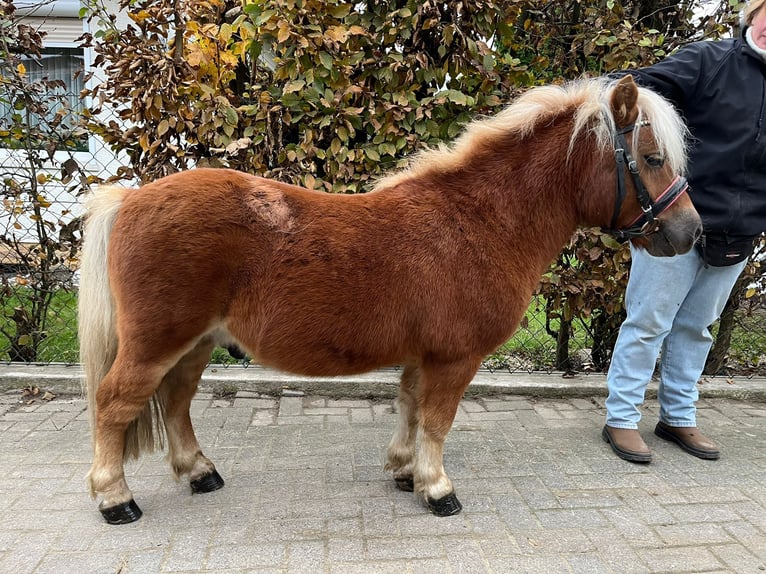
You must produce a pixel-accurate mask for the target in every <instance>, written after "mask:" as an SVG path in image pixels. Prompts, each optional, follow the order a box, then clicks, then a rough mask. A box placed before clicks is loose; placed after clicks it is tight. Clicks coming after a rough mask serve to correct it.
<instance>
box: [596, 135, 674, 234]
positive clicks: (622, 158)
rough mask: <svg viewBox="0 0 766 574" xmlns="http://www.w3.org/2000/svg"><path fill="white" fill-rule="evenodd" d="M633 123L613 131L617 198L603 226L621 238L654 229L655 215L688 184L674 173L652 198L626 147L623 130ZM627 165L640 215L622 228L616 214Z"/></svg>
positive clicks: (622, 199)
mask: <svg viewBox="0 0 766 574" xmlns="http://www.w3.org/2000/svg"><path fill="white" fill-rule="evenodd" d="M648 125H649V122H647V121H642V122H641V126H648ZM635 127H636V125H635V124H631V125H629V126H626V127H624V128H621V129H618V130H617V131H615V133H614V160H615V162H616V163H617V198H616V200H615V204H614V213H613V214H612V221H611V223H610V224H609V229H604V231H605V232H606V233H609V234H610V235H613V236H614V237H615V239H617V241H620V242H623V241H627V240H628V239H632V238H634V237H644V236H646V235H650V234H652V233H656V232H657V231H658V230H659V228H660V220H659V219H657V216H658V215H660V214H661V213H662V212H663V211H665V210H666V209H667V208H668V207H670V206H671V205H673V203H674V202H675V201H676V199H678V197H679V196H680V195H681V194H682V193H684V192H685V191H686V190H687V189H688V188H689V186H688V184H687V183H686V178H685V177H682V176H680V175H679V176H676V178H675V179H674V180H673V181H672V182H671V183H670V185H669V186H668V188H667V189H666V190H665V191H663V192H662V193H661V194H660V196H659V197H658V198H657V200H656V201H652V198H651V197H649V192H648V191H647V190H646V186H644V183H643V182H642V181H641V176H640V175H639V173H638V164H637V163H636V160H635V159H633V156H632V155H631V154H630V151H629V150H628V145H627V142H626V141H625V134H627V133H630V132H632V131H633V130H634V129H635ZM626 166H627V168H628V171H629V172H630V176H631V178H632V179H633V186H634V187H635V188H636V197H637V199H638V203H639V204H640V205H641V211H642V212H643V213H641V215H639V216H638V217H637V218H636V219H634V220H633V222H632V223H631V224H630V225H629V226H628V227H626V228H624V229H616V225H617V219H618V218H619V216H620V210H621V209H622V202H623V201H624V200H625V195H626V193H627V192H626V189H625V167H626Z"/></svg>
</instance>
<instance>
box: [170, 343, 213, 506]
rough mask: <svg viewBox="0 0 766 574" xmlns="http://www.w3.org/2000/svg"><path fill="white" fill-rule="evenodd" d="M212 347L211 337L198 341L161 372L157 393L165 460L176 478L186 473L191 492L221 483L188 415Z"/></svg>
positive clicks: (200, 490)
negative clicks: (164, 434) (162, 418)
mask: <svg viewBox="0 0 766 574" xmlns="http://www.w3.org/2000/svg"><path fill="white" fill-rule="evenodd" d="M214 346H215V343H214V342H213V340H212V338H209V337H208V338H205V339H203V340H202V341H200V342H199V343H198V344H197V346H196V347H194V349H192V350H191V351H189V352H188V353H187V354H186V355H184V356H183V357H182V358H181V360H180V361H178V363H176V365H175V366H174V367H173V368H172V369H171V370H170V372H168V374H167V375H165V377H164V378H163V380H162V384H161V385H160V388H159V389H158V392H157V394H158V399H159V400H160V401H161V402H162V404H163V407H164V413H165V430H166V431H167V438H168V460H169V461H170V465H171V467H172V468H173V472H174V473H175V476H176V478H179V477H181V476H182V475H185V474H188V475H189V484H190V485H191V489H192V492H194V493H200V492H211V491H213V490H218V489H219V488H222V487H223V485H224V481H223V479H222V478H221V475H220V474H218V471H217V470H216V468H215V465H214V464H213V463H212V462H211V461H210V459H208V458H207V457H206V456H205V455H204V454H202V450H201V449H200V446H199V443H198V442H197V437H196V436H195V434H194V428H193V426H192V422H191V417H190V414H189V407H190V406H191V401H192V399H193V398H194V395H195V393H196V392H197V386H198V384H199V380H200V377H201V375H202V371H204V369H205V365H206V364H207V362H208V360H209V359H210V353H211V351H212V350H213V347H214Z"/></svg>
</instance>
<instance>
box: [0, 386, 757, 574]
mask: <svg viewBox="0 0 766 574" xmlns="http://www.w3.org/2000/svg"><path fill="white" fill-rule="evenodd" d="M3 397H4V395H3V396H0V399H2V398H3ZM602 401H603V399H602V398H600V397H594V398H582V399H574V398H570V399H551V398H546V399H532V398H529V397H524V396H507V397H492V398H482V397H472V398H470V399H467V400H465V401H463V402H462V403H461V405H460V408H459V411H458V412H459V417H458V418H457V420H456V423H455V425H454V427H453V429H452V432H451V433H450V435H449V436H448V439H447V443H446V445H445V455H444V464H445V469H446V470H447V472H448V473H449V474H450V476H451V478H452V480H453V482H454V484H455V488H456V492H457V494H458V496H459V498H460V500H461V502H462V503H463V507H464V509H463V512H462V513H461V514H459V515H457V516H454V517H449V518H439V517H435V516H433V515H431V514H429V513H428V512H427V510H426V509H425V507H424V505H423V503H422V502H421V501H420V500H418V499H417V498H416V497H415V496H414V495H413V494H411V493H404V492H400V491H398V490H397V489H396V488H395V487H394V484H393V481H392V480H391V478H390V475H389V474H388V473H386V472H384V471H383V470H382V462H383V458H384V455H385V450H386V447H387V445H388V441H389V440H390V437H391V435H392V433H393V430H394V427H395V423H396V418H397V416H398V415H397V414H395V413H394V412H392V406H391V405H392V403H391V401H389V400H385V401H376V400H366V399H343V398H333V397H323V396H305V397H304V396H282V397H279V398H271V397H263V396H261V395H259V394H257V393H252V392H247V391H238V392H237V395H236V397H235V398H232V399H214V398H213V396H212V394H209V393H208V394H207V395H206V394H204V393H203V394H202V395H198V398H196V399H195V400H194V401H193V404H192V420H193V421H194V423H195V428H196V431H197V435H198V438H199V441H200V443H201V444H202V445H203V449H204V450H205V452H206V454H207V455H208V456H209V457H210V458H211V459H212V460H213V461H214V463H215V464H216V466H217V467H218V468H219V470H220V471H221V474H222V475H223V476H224V477H225V479H226V487H225V488H224V489H222V490H219V491H216V492H214V493H210V494H205V495H194V496H192V495H191V494H190V490H189V487H188V483H187V481H186V479H185V478H184V479H183V480H182V481H181V482H180V483H179V484H176V483H174V482H173V479H172V476H171V473H170V469H169V467H168V464H167V462H166V461H165V460H164V456H163V453H155V454H151V455H147V456H144V457H142V459H141V460H140V461H139V462H138V463H137V464H130V465H128V466H127V467H126V478H127V480H128V483H129V484H130V486H131V488H132V489H133V492H134V494H135V496H136V500H137V502H138V503H139V505H140V506H141V508H142V509H143V510H144V517H143V518H142V519H141V520H140V521H139V522H137V523H135V524H130V525H124V526H109V525H107V524H105V523H104V522H103V520H102V519H101V517H100V514H99V513H98V511H97V509H96V503H95V502H93V501H91V500H90V498H89V497H88V493H87V492H86V485H85V481H84V476H85V474H86V473H87V472H88V469H89V468H90V462H91V450H90V449H91V447H90V434H89V430H88V422H87V413H86V412H85V402H84V401H83V400H81V399H68V398H66V399H62V400H61V401H59V399H56V400H53V401H51V402H49V403H44V404H39V405H30V406H29V407H30V408H25V410H21V409H20V408H19V406H18V404H17V403H16V402H14V401H13V398H12V397H11V398H10V400H9V404H8V406H7V408H8V409H9V410H7V411H3V410H2V408H0V431H2V432H0V465H2V466H3V467H4V468H5V469H6V472H5V474H4V480H3V481H0V572H14V573H17V572H18V573H22V574H23V573H27V572H28V573H30V574H31V573H34V574H40V573H42V574H46V573H48V572H51V573H57V572H89V573H90V572H97V573H98V572H110V573H111V572H117V571H122V572H126V573H127V572H177V573H180V572H189V573H195V572H215V573H216V574H235V573H236V574H242V573H245V572H259V573H265V572H274V573H277V572H279V573H281V574H285V573H290V574H293V573H300V572H311V573H312V574H313V572H324V573H335V572H340V573H346V572H348V573H354V574H360V573H361V574H364V573H366V572H383V573H386V572H396V573H397V574H400V573H410V574H411V573H415V572H423V573H430V572H438V573H439V574H441V573H442V572H452V573H457V572H466V573H468V574H474V573H483V572H487V573H495V574H496V573H499V572H514V573H516V572H532V573H538V572H546V573H548V572H550V573H556V572H567V573H569V574H572V573H584V574H587V573H594V574H600V573H602V572H603V573H607V572H610V573H611V572H620V573H625V574H645V573H659V572H668V573H673V572H678V573H683V574H692V573H696V572H703V571H704V572H709V573H713V572H727V573H728V574H731V573H737V574H738V573H740V572H741V573H747V574H749V573H751V572H753V573H755V574H759V573H760V572H766V486H764V482H763V476H764V472H766V448H764V447H766V417H764V416H763V414H762V412H763V411H766V409H764V408H763V407H762V406H761V405H758V404H750V403H744V402H739V401H732V400H729V399H706V400H705V401H704V402H703V404H702V405H701V408H700V409H699V413H698V415H699V419H700V426H702V427H703V428H709V429H711V431H710V434H711V436H714V437H715V439H716V440H717V441H718V442H719V443H720V444H721V445H722V448H723V452H724V456H723V457H722V458H721V460H719V461H714V462H711V461H701V460H698V459H695V458H693V457H690V456H689V455H687V454H685V453H684V452H682V451H681V450H680V449H678V448H677V447H676V446H675V445H672V444H668V443H665V442H664V441H660V440H659V439H656V437H654V436H653V434H652V428H651V422H650V417H651V416H654V415H655V414H656V411H657V405H656V402H655V401H648V402H647V405H646V407H645V408H644V409H643V412H644V413H645V416H646V418H647V421H646V423H645V424H644V423H642V428H641V431H642V433H644V436H645V438H646V440H647V443H648V444H649V445H650V447H651V448H652V449H653V451H654V452H655V460H654V462H653V463H652V464H650V465H643V466H642V465H632V464H630V463H626V462H625V461H622V460H619V459H617V458H616V457H614V455H613V454H612V453H611V451H610V450H609V448H608V446H607V445H605V443H603V441H602V440H601V439H600V429H601V426H602V425H603V414H604V413H603V409H602ZM0 404H3V403H2V400H0ZM57 404H58V405H59V406H58V407H57ZM3 408H5V407H3ZM9 415H10V418H7V417H8V416H9ZM4 417H6V418H4ZM743 421H744V422H743ZM644 427H645V428H644Z"/></svg>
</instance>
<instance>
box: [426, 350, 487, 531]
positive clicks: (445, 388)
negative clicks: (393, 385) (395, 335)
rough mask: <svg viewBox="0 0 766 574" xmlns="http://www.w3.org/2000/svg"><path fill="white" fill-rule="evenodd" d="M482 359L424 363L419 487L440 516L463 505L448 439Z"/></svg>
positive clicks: (432, 508) (451, 512)
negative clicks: (446, 461) (448, 468)
mask: <svg viewBox="0 0 766 574" xmlns="http://www.w3.org/2000/svg"><path fill="white" fill-rule="evenodd" d="M480 362H481V359H477V360H471V361H465V362H458V363H452V364H446V365H442V364H438V365H433V364H431V365H424V366H423V367H421V370H422V377H421V380H420V392H419V394H418V402H419V409H418V410H419V424H418V426H419V432H420V445H419V448H418V451H417V455H416V460H415V468H414V481H415V490H416V492H417V493H418V494H420V495H421V496H422V497H423V499H424V500H425V502H426V504H427V505H428V508H429V510H431V512H433V513H434V514H436V515H437V516H450V515H452V514H457V513H458V512H460V510H461V509H462V505H461V504H460V501H459V500H458V499H457V496H455V489H454V488H453V486H452V481H451V480H450V479H449V477H448V476H447V473H446V472H444V466H443V453H444V441H445V439H446V438H447V433H449V430H450V428H451V427H452V422H453V421H454V420H455V413H456V412H457V408H458V405H459V404H460V399H461V398H462V397H463V392H464V391H465V389H466V387H467V386H468V384H469V383H470V382H471V379H472V378H473V376H474V375H475V374H476V370H477V369H478V367H479V364H480Z"/></svg>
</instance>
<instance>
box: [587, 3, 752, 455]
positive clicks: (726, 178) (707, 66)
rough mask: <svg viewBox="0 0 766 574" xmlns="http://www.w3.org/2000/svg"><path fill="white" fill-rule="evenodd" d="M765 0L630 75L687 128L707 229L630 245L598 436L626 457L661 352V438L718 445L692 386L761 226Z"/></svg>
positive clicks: (636, 447) (695, 446) (634, 448)
mask: <svg viewBox="0 0 766 574" xmlns="http://www.w3.org/2000/svg"><path fill="white" fill-rule="evenodd" d="M764 4H766V0H751V1H750V2H749V3H748V4H747V5H746V7H745V9H744V12H743V17H742V23H743V26H742V32H741V35H740V36H739V37H738V38H730V39H724V40H718V41H701V42H695V43H692V44H689V45H688V46H685V47H684V48H682V49H680V50H678V51H677V52H675V53H674V54H672V55H670V56H668V57H667V58H665V59H664V60H662V61H661V62H658V63H657V64H654V65H652V66H648V67H646V68H642V69H639V70H634V71H631V72H630V73H631V74H633V76H634V78H635V79H636V81H637V82H638V83H639V84H642V85H644V86H646V87H649V88H651V89H654V90H655V91H657V92H659V93H661V94H662V95H663V96H665V97H666V98H667V99H668V100H670V101H671V102H672V103H673V104H674V105H675V106H676V108H677V109H678V110H679V111H680V112H681V114H682V115H683V117H684V119H685V121H686V124H687V126H688V128H689V131H690V133H691V138H692V139H691V142H690V143H691V149H690V154H689V173H688V176H689V178H688V179H689V185H690V194H691V198H692V202H693V203H694V206H695V207H696V208H697V211H698V212H699V214H700V216H701V218H702V223H703V228H704V234H703V236H702V239H701V240H700V242H699V243H698V245H697V248H696V249H692V250H691V251H689V252H688V253H685V254H682V255H675V256H673V257H666V258H663V257H653V256H651V255H649V254H648V253H647V252H646V251H645V250H643V249H641V248H640V247H636V246H634V245H631V246H630V249H631V256H632V263H631V269H630V277H629V280H628V287H627V290H626V293H625V307H626V311H627V317H626V319H625V321H624V322H623V324H622V326H621V327H620V332H619V335H618V338H617V342H616V343H615V347H614V352H613V354H612V361H611V364H610V367H609V371H608V374H607V386H608V389H609V396H608V398H607V400H606V411H607V414H606V424H605V425H604V427H603V430H602V438H603V439H604V440H605V441H606V442H607V443H608V444H609V445H610V446H611V448H612V450H613V451H614V453H615V454H616V455H617V456H619V457H620V458H622V459H625V460H628V461H631V462H639V463H640V462H643V463H646V462H650V461H651V458H652V454H651V451H650V450H649V448H648V447H647V445H646V443H645V442H644V440H643V438H642V437H641V435H640V433H639V431H638V422H639V421H640V419H641V413H640V411H639V406H640V405H641V404H642V403H643V401H644V395H645V392H646V387H647V385H648V384H649V381H650V379H651V378H652V375H653V373H654V371H655V367H656V360H657V357H658V356H659V357H660V367H659V377H660V382H659V389H658V396H657V398H658V401H659V405H660V412H659V422H658V423H657V425H656V427H655V429H654V433H655V434H656V435H657V436H658V437H660V438H661V439H665V440H668V441H671V442H673V443H676V444H677V445H678V446H680V447H681V448H682V449H683V450H685V451H686V452H688V453H690V454H692V455H694V456H696V457H699V458H702V459H710V460H714V459H718V458H719V457H720V450H719V448H718V447H717V446H716V444H715V443H714V442H713V441H712V440H711V439H709V438H707V437H706V436H704V435H703V434H702V433H701V432H700V431H699V429H698V428H697V421H696V407H695V403H696V401H697V399H698V397H699V394H698V391H697V381H698V380H699V377H700V376H701V374H702V370H703V368H704V366H705V361H706V359H707V355H708V352H709V350H710V347H711V345H712V342H713V339H712V336H711V334H710V331H709V329H708V327H709V326H710V325H711V324H712V323H714V322H715V321H716V320H717V319H718V317H719V316H720V314H721V312H722V310H723V308H724V305H725V304H726V301H727V299H728V297H729V294H730V293H731V290H732V288H733V287H734V284H735V282H736V280H737V278H738V277H739V275H740V273H741V272H742V270H743V268H744V267H745V265H746V263H747V258H748V257H749V255H750V254H751V253H752V250H753V245H754V241H755V238H756V237H757V236H758V235H760V234H761V233H762V232H763V231H764V230H766V7H764Z"/></svg>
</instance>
